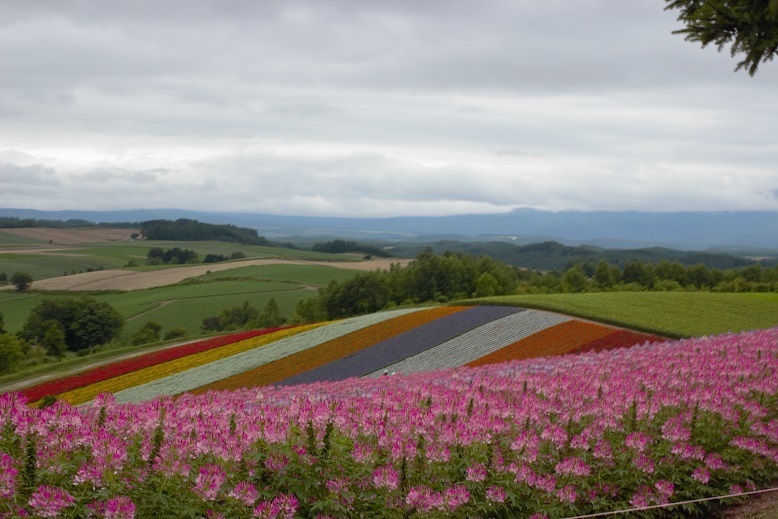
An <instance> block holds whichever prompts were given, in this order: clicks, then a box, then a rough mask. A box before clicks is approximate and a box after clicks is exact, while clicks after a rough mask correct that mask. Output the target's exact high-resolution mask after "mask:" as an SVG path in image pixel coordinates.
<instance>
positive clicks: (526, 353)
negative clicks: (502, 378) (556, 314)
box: [467, 319, 613, 366]
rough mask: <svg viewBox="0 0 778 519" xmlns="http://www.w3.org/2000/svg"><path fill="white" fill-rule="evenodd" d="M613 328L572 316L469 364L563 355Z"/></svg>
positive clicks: (606, 333)
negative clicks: (571, 318) (568, 319)
mask: <svg viewBox="0 0 778 519" xmlns="http://www.w3.org/2000/svg"><path fill="white" fill-rule="evenodd" d="M612 331H613V328H611V327H609V326H603V325H601V324H595V323H590V322H585V321H579V320H577V319H573V320H570V321H565V322H563V323H559V324H556V325H554V326H551V327H549V328H546V329H544V330H541V331H539V332H538V333H535V334H532V335H530V336H529V337H525V338H523V339H521V340H519V341H516V342H514V343H513V344H509V345H508V346H505V347H504V348H500V349H499V350H497V351H495V352H492V353H490V354H489V355H485V356H483V357H481V358H480V359H476V360H474V361H472V362H469V363H468V364H467V365H468V366H484V365H486V364H496V363H499V362H508V361H511V360H522V359H531V358H535V357H550V356H554V355H564V354H565V353H570V352H571V351H574V350H576V349H577V348H580V347H581V346H583V345H584V344H587V343H589V342H591V341H594V340H596V339H599V338H600V337H604V336H606V335H608V334H609V333H611V332H612Z"/></svg>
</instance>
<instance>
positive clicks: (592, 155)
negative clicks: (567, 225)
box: [0, 0, 778, 215]
mask: <svg viewBox="0 0 778 519" xmlns="http://www.w3.org/2000/svg"><path fill="white" fill-rule="evenodd" d="M675 17H676V15H675V13H672V12H666V11H663V4H662V3H661V2H660V3H659V4H657V2H656V1H655V0H636V1H633V2H623V1H621V0H591V1H587V2H561V1H555V0H554V1H551V0H550V1H547V2H536V1H530V0H487V1H485V2H479V3H477V4H475V3H472V2H465V1H464V0H447V1H445V2H442V1H438V0H435V1H427V2H410V1H404V0H403V1H389V0H380V1H374V2H363V1H358V0H328V1H327V2H320V1H316V0H294V1H281V0H268V1H263V2H251V1H247V0H246V1H244V0H228V1H225V2H221V1H220V2H217V1H216V0H186V1H184V0H174V1H171V2H162V3H160V2H151V1H150V0H138V1H134V2H100V1H98V0H82V1H70V0H65V1H59V0H42V1H38V2H27V1H23V0H6V1H5V2H3V3H2V4H0V24H2V27H3V30H2V31H0V81H2V84H3V91H2V92H0V117H2V118H3V120H4V121H5V122H6V123H7V124H5V125H2V126H0V143H2V145H3V146H4V149H0V164H2V163H5V166H2V167H0V188H2V189H3V191H2V192H3V193H4V204H3V205H7V206H13V207H32V206H33V204H35V205H34V206H35V207H41V206H45V207H47V208H74V207H81V208H83V207H89V208H92V207H94V208H95V209H97V208H98V207H97V206H96V204H105V205H107V206H113V205H116V206H117V207H116V208H122V207H126V208H134V207H163V206H164V207H170V206H172V205H176V206H179V207H196V208H200V209H207V210H252V211H268V212H283V213H287V214H292V213H306V214H355V213H363V214H373V215H378V214H380V215H392V214H408V213H412V214H446V213H454V212H462V211H467V212H472V211H504V210H509V209H511V208H513V207H519V206H532V207H541V208H547V209H567V208H575V209H641V210H670V209H673V210H677V209H772V210H778V200H776V197H774V196H772V194H774V190H775V178H776V172H775V169H774V164H776V163H778V148H776V146H775V145H774V143H773V141H774V139H773V137H772V136H773V135H775V134H776V133H777V132H776V130H777V129H776V124H778V123H776V121H778V108H777V107H778V102H776V101H778V99H777V97H778V94H776V91H775V88H774V85H775V84H776V82H777V80H778V67H776V66H773V64H771V63H768V64H765V65H763V66H762V68H761V70H760V72H759V73H758V74H757V76H756V77H753V78H751V77H748V76H747V75H746V74H740V73H738V74H734V73H733V72H732V70H733V69H734V67H735V64H736V60H733V59H732V58H731V57H730V56H729V54H728V52H726V51H725V52H722V53H717V52H716V51H715V49H711V48H708V49H705V50H701V49H699V48H698V47H696V46H695V45H693V44H690V43H688V42H685V41H683V38H682V37H680V36H677V35H672V34H671V31H672V30H673V29H676V28H678V27H679V25H678V23H677V21H676V20H675ZM13 153H17V154H21V155H13ZM14 168H16V169H14ZM23 168H28V169H23ZM22 172H24V174H22ZM35 182H43V183H44V184H45V185H47V186H56V187H57V196H56V197H54V196H52V195H49V194H47V190H46V189H38V187H39V186H36V185H35ZM117 192H120V193H122V196H121V197H120V198H115V197H114V198H109V197H110V194H111V193H117ZM119 206H121V207H119ZM99 208H102V209H106V208H112V207H106V206H102V207H99Z"/></svg>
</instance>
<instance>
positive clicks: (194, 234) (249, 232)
mask: <svg viewBox="0 0 778 519" xmlns="http://www.w3.org/2000/svg"><path fill="white" fill-rule="evenodd" d="M140 232H141V234H142V235H143V236H144V237H145V238H146V239H148V240H175V241H203V240H219V241H231V242H237V243H243V244H247V245H271V242H270V241H268V240H267V239H266V238H264V237H263V236H260V235H259V234H258V233H257V231H256V229H248V228H246V227H237V226H235V225H231V224H223V225H217V224H210V223H203V222H198V221H197V220H190V219H188V218H179V219H178V220H175V221H173V220H148V221H145V222H143V223H141V225H140Z"/></svg>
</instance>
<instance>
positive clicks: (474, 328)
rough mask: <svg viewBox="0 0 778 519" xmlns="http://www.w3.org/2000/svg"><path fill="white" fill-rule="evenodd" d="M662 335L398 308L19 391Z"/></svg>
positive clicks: (515, 354) (242, 337)
mask: <svg viewBox="0 0 778 519" xmlns="http://www.w3.org/2000/svg"><path fill="white" fill-rule="evenodd" d="M656 340H662V339H661V338H659V337H656V336H650V335H646V334H641V333H637V332H632V331H628V330H619V329H616V328H612V327H609V326H604V325H600V324H597V323H592V322H588V321H581V320H577V319H573V318H571V317H569V316H564V315H560V314H554V313H551V312H546V311H541V310H527V309H524V308H518V307H510V306H488V305H487V306H443V307H433V308H425V309H403V310H394V311H388V312H381V313H377V314H372V315H368V316H361V317H355V318H350V319H344V320H341V321H335V322H331V323H318V324H313V325H305V326H295V327H286V328H274V329H267V330H255V331H251V332H242V333H236V334H232V335H227V336H224V337H218V338H214V339H208V340H203V341H197V342H194V343H190V344H185V345H181V346H177V347H173V348H168V349H164V350H160V351H156V352H152V353H147V354H144V355H140V356H137V357H132V358H129V359H124V360H121V361H118V362H114V363H111V364H107V365H103V366H100V367H96V368H93V369H90V370H87V371H85V372H83V373H79V374H77V375H72V376H68V377H64V378H61V379H56V380H51V381H47V382H43V383H40V384H37V385H34V386H32V387H28V388H25V389H23V390H22V391H21V393H22V394H23V395H24V396H25V398H26V399H27V400H28V401H29V402H31V404H32V405H34V406H38V405H40V404H41V402H42V399H43V398H44V397H47V396H54V397H56V398H57V399H58V400H63V401H65V402H68V403H71V404H84V403H87V402H89V401H91V400H92V399H94V398H95V397H97V396H98V395H99V394H101V393H112V394H114V396H115V398H116V401H117V402H119V403H126V402H141V401H145V400H151V399H152V398H155V397H158V396H163V395H167V396H176V395H180V394H182V393H187V392H190V393H195V394H201V393H206V392H208V391H212V390H232V389H239V388H246V387H259V386H267V385H272V384H281V385H293V384H303V383H311V382H318V381H335V380H342V379H346V378H350V377H362V376H377V375H380V374H383V373H385V372H391V373H395V372H396V373H416V372H423V371H430V370H435V369H446V368H454V367H458V366H463V365H471V366H476V365H485V364H490V363H496V362H504V361H508V360H518V359H524V358H533V357H539V356H553V355H560V354H565V353H570V352H573V351H588V350H600V349H610V348H617V347H626V346H631V345H633V344H640V343H644V342H648V341H656Z"/></svg>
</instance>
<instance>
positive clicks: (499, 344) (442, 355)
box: [366, 310, 572, 377]
mask: <svg viewBox="0 0 778 519" xmlns="http://www.w3.org/2000/svg"><path fill="white" fill-rule="evenodd" d="M571 319H572V318H571V317H569V316H565V315H559V314H555V313H551V312H545V311H542V310H525V311H523V312H518V313H515V314H511V315H508V316H506V317H503V318H501V319H497V320H496V321H492V322H490V323H487V324H485V325H483V326H479V327H478V328H475V329H473V330H470V331H468V332H466V333H463V334H462V335H460V336H458V337H455V338H453V339H451V340H448V341H446V342H443V343H441V344H439V345H438V346H435V347H434V348H430V349H429V350H426V351H424V352H422V353H419V354H417V355H414V356H412V357H408V358H407V359H404V360H402V361H400V362H397V363H395V364H392V365H391V366H387V367H385V368H382V369H380V370H377V371H374V372H372V373H370V374H368V375H366V376H368V377H377V376H379V375H381V374H383V373H384V371H388V372H390V373H393V372H396V373H402V374H407V373H418V372H421V371H432V370H438V369H447V368H456V367H459V366H463V365H465V364H467V363H469V362H472V361H474V360H476V359H479V358H481V357H483V356H485V355H488V354H490V353H492V352H494V351H497V350H499V349H500V348H504V347H505V346H508V345H509V344H513V343H514V342H516V341H518V340H521V339H524V338H525V337H529V336H530V335H533V334H535V333H538V332H540V331H542V330H544V329H546V328H548V327H550V326H554V325H556V324H559V323H563V322H565V321H569V320H571Z"/></svg>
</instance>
